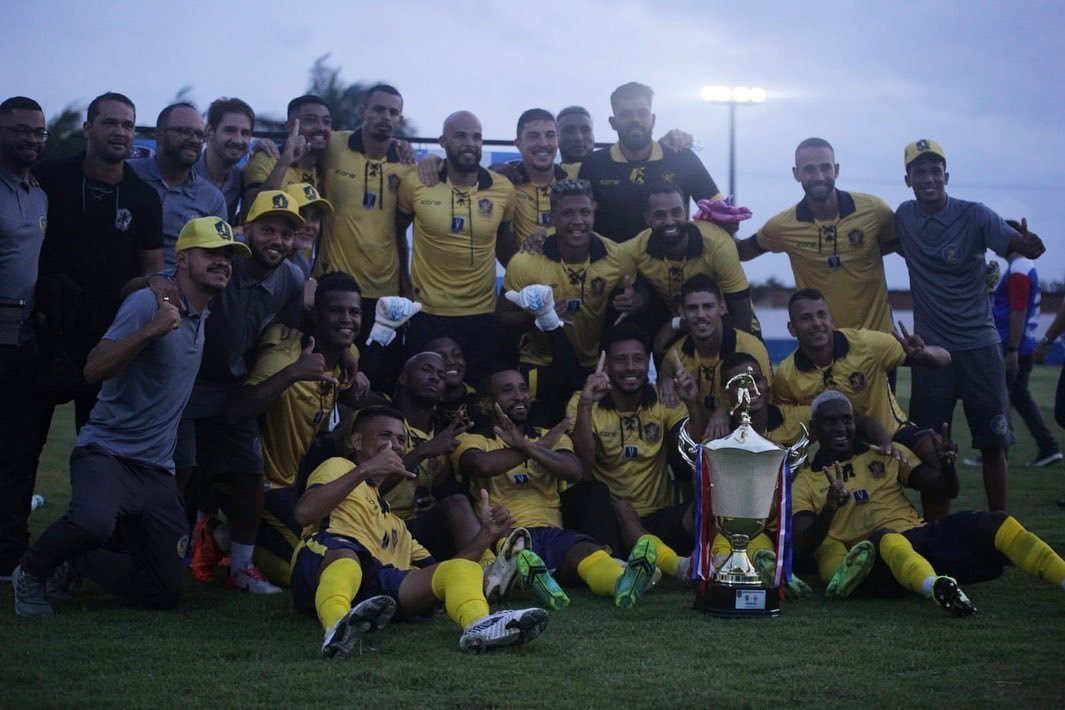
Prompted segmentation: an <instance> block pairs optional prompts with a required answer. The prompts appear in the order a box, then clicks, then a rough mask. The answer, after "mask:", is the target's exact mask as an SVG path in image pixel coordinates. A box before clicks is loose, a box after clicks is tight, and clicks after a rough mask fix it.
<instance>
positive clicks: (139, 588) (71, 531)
mask: <svg viewBox="0 0 1065 710" xmlns="http://www.w3.org/2000/svg"><path fill="white" fill-rule="evenodd" d="M174 249H175V261H176V267H177V271H176V275H175V277H174V282H175V285H176V287H177V288H176V292H175V295H174V296H172V297H171V296H164V297H163V299H164V300H162V301H157V300H156V296H155V294H154V293H153V292H152V291H151V290H149V289H141V290H139V291H136V292H135V293H133V294H132V295H130V296H129V298H127V299H126V300H125V301H124V302H123V303H122V306H121V308H119V311H118V315H117V316H115V320H114V322H113V323H112V324H111V327H110V328H109V329H108V331H107V332H106V333H105V334H104V336H103V339H102V340H100V342H99V343H98V344H97V345H96V347H95V348H93V350H92V352H90V353H89V356H88V359H87V361H86V363H85V379H86V380H88V381H89V382H102V386H101V389H100V395H99V397H98V398H97V401H96V406H95V407H94V408H93V410H92V414H91V415H90V417H89V421H88V423H87V424H86V425H85V426H84V427H82V429H81V433H80V434H79V436H78V439H77V442H76V443H75V448H74V451H73V453H72V454H71V456H70V481H71V504H70V508H69V509H68V511H67V512H66V513H65V514H64V515H63V517H62V518H60V519H59V520H57V521H56V522H55V523H53V524H52V525H51V526H50V527H49V528H48V529H47V530H45V531H44V533H43V534H42V535H41V536H40V537H39V538H37V540H36V541H35V542H34V544H33V545H32V546H31V547H30V549H29V550H28V551H27V552H26V554H25V555H24V556H23V558H22V562H21V565H20V566H19V567H18V568H16V570H15V572H14V574H13V581H14V585H15V611H16V613H18V614H19V615H22V616H51V615H52V614H54V613H55V608H54V607H53V606H52V601H50V600H49V599H48V598H47V597H46V596H45V584H46V581H47V583H48V587H49V590H50V591H54V592H66V591H68V587H69V581H70V579H71V578H72V576H73V574H74V573H75V571H76V572H77V573H78V574H81V575H84V576H85V577H88V578H89V579H92V580H93V581H94V582H96V583H97V584H99V585H100V586H102V587H103V588H104V589H107V590H108V591H111V592H113V593H115V594H118V595H120V596H123V597H125V598H127V599H129V600H130V601H132V602H133V603H135V604H139V605H141V606H146V607H149V608H156V609H162V608H169V607H173V606H174V605H176V604H177V602H178V599H179V597H180V595H181V569H182V565H181V558H182V554H183V552H184V546H185V543H186V542H187V537H185V535H186V527H185V513H184V508H183V506H182V504H181V496H180V494H179V491H178V489H177V486H176V484H175V479H174V458H173V454H174V446H175V443H176V439H177V421H178V419H179V417H180V414H181V410H182V409H184V407H185V403H186V402H187V401H188V399H189V394H190V393H191V391H192V385H193V382H194V380H195V378H196V371H197V369H198V368H199V365H200V356H201V354H202V352H203V345H204V340H205V335H206V329H205V328H204V320H205V319H207V316H208V303H209V302H210V301H211V299H212V298H213V297H214V296H215V295H216V294H218V293H221V292H222V291H223V290H225V288H226V285H227V284H228V283H229V279H230V274H231V273H232V261H233V257H234V255H235V254H238V253H239V254H247V253H248V248H247V247H246V246H244V245H243V244H240V243H239V242H235V241H234V240H233V230H232V229H230V227H229V225H228V224H227V223H226V222H225V220H222V219H220V218H218V217H201V218H198V219H194V220H192V221H190V222H188V223H187V224H186V225H185V226H184V227H183V228H182V229H181V232H180V234H179V235H178V239H177V242H176V244H175V247H174ZM109 542H110V543H111V545H114V544H116V543H117V544H121V545H123V546H124V547H125V550H126V552H127V553H128V554H125V555H119V554H115V553H114V552H112V551H111V550H110V549H107V550H103V549H101V548H102V547H103V546H104V545H105V544H108V543H109ZM111 545H108V547H109V548H110V547H111ZM55 596H57V595H53V598H55Z"/></svg>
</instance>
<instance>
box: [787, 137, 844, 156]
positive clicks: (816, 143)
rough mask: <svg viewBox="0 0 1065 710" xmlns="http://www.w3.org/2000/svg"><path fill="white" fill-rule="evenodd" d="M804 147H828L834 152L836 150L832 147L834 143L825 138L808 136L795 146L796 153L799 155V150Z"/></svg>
mask: <svg viewBox="0 0 1065 710" xmlns="http://www.w3.org/2000/svg"><path fill="white" fill-rule="evenodd" d="M803 148H828V149H829V150H831V151H832V153H833V154H835V152H836V149H835V148H833V147H832V144H831V143H829V142H828V141H826V140H825V139H824V138H807V139H806V140H804V141H803V142H801V143H799V145H797V146H796V147H795V154H796V155H798V154H799V151H800V150H802V149H803Z"/></svg>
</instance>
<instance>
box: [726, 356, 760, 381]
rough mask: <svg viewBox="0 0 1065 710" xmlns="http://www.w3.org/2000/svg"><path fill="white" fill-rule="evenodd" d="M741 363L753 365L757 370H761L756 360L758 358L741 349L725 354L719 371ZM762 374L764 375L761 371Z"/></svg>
mask: <svg viewBox="0 0 1065 710" xmlns="http://www.w3.org/2000/svg"><path fill="white" fill-rule="evenodd" d="M743 365H754V366H756V367H757V368H758V371H759V372H762V365H761V363H759V362H758V358H756V357H755V356H754V355H751V354H750V353H745V352H741V351H737V352H734V353H729V354H728V355H726V356H725V359H724V360H722V361H721V372H722V373H724V372H725V371H727V370H731V369H732V368H734V367H742V366H743ZM762 375H765V373H764V372H762Z"/></svg>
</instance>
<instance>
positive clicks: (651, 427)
mask: <svg viewBox="0 0 1065 710" xmlns="http://www.w3.org/2000/svg"><path fill="white" fill-rule="evenodd" d="M661 437H662V428H661V427H660V426H658V425H657V424H655V423H654V422H650V423H648V424H644V425H643V440H644V441H650V442H651V443H654V442H656V441H658V440H659V439H660V438H661Z"/></svg>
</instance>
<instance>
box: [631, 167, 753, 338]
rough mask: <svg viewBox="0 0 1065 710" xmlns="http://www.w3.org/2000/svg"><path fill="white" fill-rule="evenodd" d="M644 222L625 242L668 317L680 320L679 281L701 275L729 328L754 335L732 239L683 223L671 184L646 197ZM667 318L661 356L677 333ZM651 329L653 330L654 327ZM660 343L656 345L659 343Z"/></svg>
mask: <svg viewBox="0 0 1065 710" xmlns="http://www.w3.org/2000/svg"><path fill="white" fill-rule="evenodd" d="M644 220H645V221H646V223H647V226H648V229H645V230H644V231H642V232H640V233H639V234H638V235H636V237H635V238H634V239H632V240H630V241H629V242H627V243H626V244H625V247H624V248H625V250H626V251H627V252H628V254H629V256H630V257H631V258H632V260H633V261H634V262H635V264H636V269H637V271H638V272H639V274H640V277H641V278H642V279H644V280H645V281H647V283H648V284H649V285H650V286H651V288H652V289H653V290H654V291H655V292H656V293H657V294H658V296H659V298H660V299H661V300H662V302H663V303H664V304H665V305H666V307H667V308H668V309H669V311H670V312H671V315H673V316H681V317H683V314H682V313H681V308H680V296H681V288H682V287H683V285H684V282H685V281H687V280H688V279H689V278H690V277H692V276H694V275H695V274H706V275H708V276H709V277H710V278H712V279H713V280H714V281H716V282H717V284H718V286H720V287H721V291H722V292H723V295H724V297H725V305H727V307H728V309H727V312H728V313H729V315H730V317H731V321H732V325H733V326H734V327H735V328H737V329H739V330H742V331H746V332H748V333H757V332H758V330H759V329H758V327H757V319H756V318H755V317H754V307H753V306H752V304H751V290H750V284H749V283H748V282H747V275H746V274H744V272H743V267H742V266H741V265H740V260H739V257H738V256H737V254H736V247H735V245H734V244H733V242H732V238H731V237H730V236H729V235H728V232H726V231H725V230H724V229H722V228H721V227H719V226H717V225H716V224H713V223H712V222H704V221H697V222H693V221H690V220H689V219H688V202H687V199H686V198H685V197H684V195H683V194H682V193H681V191H680V188H679V187H677V186H676V185H675V184H673V183H668V182H663V183H656V184H655V185H653V186H651V187H650V188H649V191H648V193H647V201H646V208H645V210H644ZM672 325H673V324H672V323H670V322H669V321H668V320H667V321H666V323H665V324H662V332H659V333H658V334H657V335H656V338H655V348H656V351H657V352H659V353H661V352H662V351H663V350H664V349H665V346H664V344H666V343H668V342H670V341H671V340H672V339H673V338H675V337H676V335H677V329H674V328H672ZM656 327H657V326H656ZM660 344H661V345H660Z"/></svg>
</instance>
